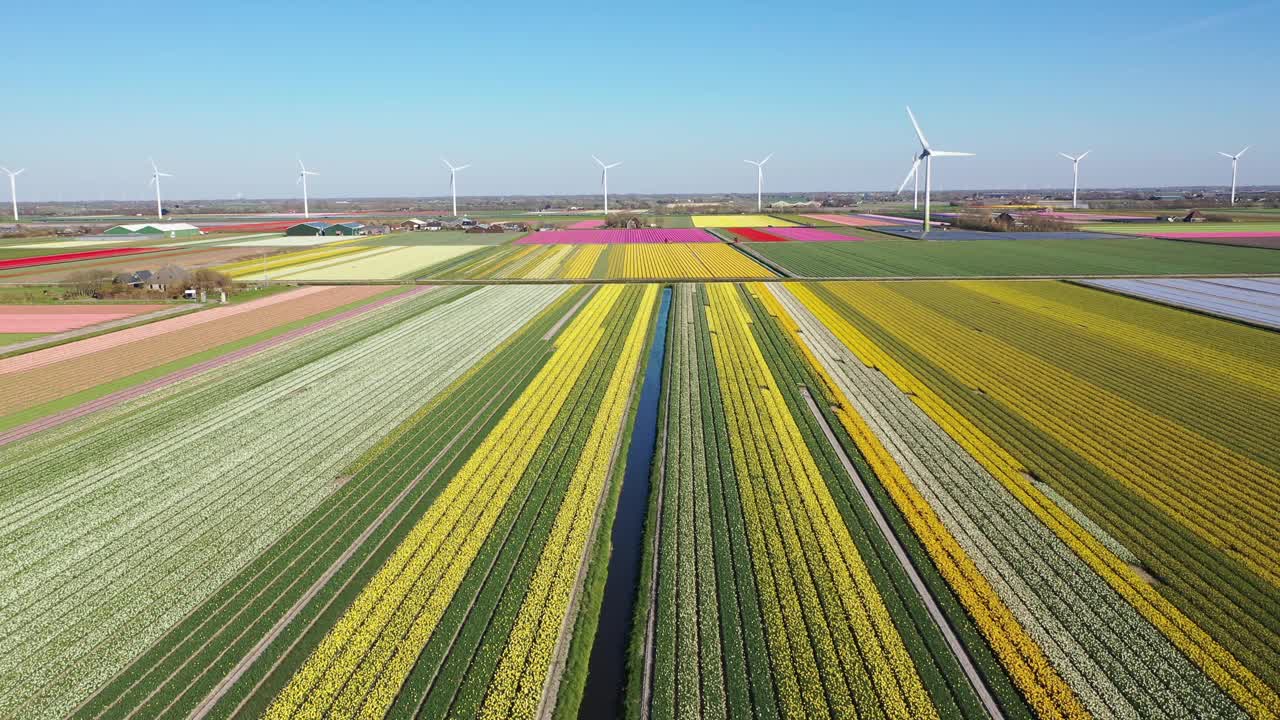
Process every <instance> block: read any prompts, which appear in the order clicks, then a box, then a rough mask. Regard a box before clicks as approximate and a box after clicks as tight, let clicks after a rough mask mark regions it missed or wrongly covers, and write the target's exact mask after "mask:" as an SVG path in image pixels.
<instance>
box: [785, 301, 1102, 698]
mask: <svg viewBox="0 0 1280 720" xmlns="http://www.w3.org/2000/svg"><path fill="white" fill-rule="evenodd" d="M787 287H788V289H790V290H791V291H792V293H794V294H795V295H796V297H798V298H800V300H801V301H802V302H803V303H804V304H805V306H806V307H808V308H809V310H810V311H812V312H813V314H814V315H815V316H816V317H817V318H818V319H819V320H820V321H822V323H823V324H824V325H826V326H827V327H828V328H830V329H831V331H832V332H833V333H834V334H835V335H836V336H837V337H839V338H840V340H841V341H842V342H843V343H845V344H846V345H847V346H848V347H849V348H850V349H852V350H853V351H854V353H855V354H857V355H858V357H860V358H862V359H863V361H864V362H866V363H868V364H871V365H874V366H875V367H877V368H879V369H880V370H881V371H882V372H884V373H885V374H886V375H888V376H889V377H890V378H892V379H895V380H896V379H897V377H898V374H900V373H902V372H905V371H903V370H901V368H899V367H898V366H897V364H896V363H895V362H894V361H893V359H892V358H890V357H888V356H887V355H886V354H884V353H883V352H881V351H880V349H879V347H877V346H876V345H875V343H873V342H872V341H871V340H870V339H868V338H867V337H866V336H864V335H863V334H862V333H861V332H860V331H858V329H857V328H855V327H854V326H853V325H851V324H850V323H848V322H847V321H846V320H844V319H843V318H841V317H840V316H839V314H837V313H836V312H835V311H833V310H832V309H831V308H830V307H829V306H827V305H826V304H825V303H824V302H823V301H822V300H821V299H819V298H818V297H817V296H815V295H814V294H813V293H812V292H811V291H810V290H809V289H808V288H807V287H805V286H803V285H798V284H797V285H790V284H789V285H788V286H787ZM787 326H788V329H789V330H790V331H791V332H793V333H795V332H798V329H797V328H796V327H795V324H794V322H788V323H787ZM801 347H804V345H803V343H802V344H801ZM805 354H806V355H807V356H808V358H809V362H810V363H811V364H812V365H813V367H814V368H815V369H816V370H817V372H818V373H819V374H820V375H821V376H822V377H823V381H824V382H825V383H826V385H827V387H828V389H829V390H830V391H831V392H832V393H833V394H835V395H836V396H837V397H841V394H840V390H839V387H838V386H837V384H836V383H835V381H834V380H832V379H831V377H830V376H829V375H828V374H827V372H826V370H825V369H824V368H823V367H822V364H821V363H819V362H818V361H817V359H816V358H814V357H813V355H812V353H811V352H810V351H809V350H808V348H807V347H806V348H805ZM904 391H905V388H904ZM850 407H851V406H850V403H849V402H848V401H847V400H846V401H845V402H843V403H841V405H840V407H838V408H837V409H836V414H837V416H838V417H839V418H840V421H841V424H842V425H844V427H845V429H846V430H848V432H849V435H850V437H852V438H853V440H854V442H855V443H857V445H858V449H859V450H861V451H862V454H863V455H864V456H865V457H866V459H867V462H868V463H869V464H870V465H871V468H872V469H873V470H875V472H876V477H877V478H879V480H880V482H881V483H882V484H883V485H884V487H885V489H886V490H888V491H889V494H890V496H892V497H893V500H894V503H895V504H897V506H898V509H899V510H901V511H902V514H903V516H904V517H905V518H906V520H907V522H908V523H909V524H910V525H911V528H912V530H913V531H915V533H916V535H917V536H918V537H919V538H920V541H921V543H923V545H924V547H925V550H926V551H927V552H928V553H929V556H930V558H932V559H933V562H934V565H935V566H937V568H938V571H939V572H940V573H941V574H942V576H943V577H944V578H945V579H946V580H947V584H948V585H950V586H951V589H952V590H953V591H954V592H955V593H956V595H957V596H958V597H959V598H960V602H961V603H962V604H963V605H964V606H965V609H966V610H968V611H969V615H970V617H972V618H973V620H974V622H975V624H977V626H978V629H979V630H980V631H981V632H982V634H983V636H985V637H986V639H987V642H988V644H990V645H991V648H992V649H993V650H994V651H995V653H996V656H997V657H999V658H1000V661H1001V663H1003V664H1004V666H1005V668H1006V670H1007V671H1008V672H1009V676H1010V677H1011V678H1012V679H1013V681H1014V683H1016V684H1017V685H1018V688H1019V689H1020V690H1021V691H1022V693H1023V696H1024V697H1026V698H1027V700H1028V702H1030V703H1031V705H1032V707H1033V708H1034V709H1035V711H1036V714H1037V715H1039V716H1040V717H1044V718H1083V717H1088V713H1087V712H1086V711H1085V709H1084V707H1083V705H1081V704H1080V700H1079V698H1078V697H1076V695H1075V693H1074V692H1073V691H1072V690H1071V688H1070V686H1068V685H1067V683H1066V681H1065V680H1063V679H1062V677H1061V676H1060V675H1059V674H1058V672H1057V671H1056V670H1055V669H1054V668H1053V666H1052V664H1051V663H1050V662H1049V659H1048V658H1047V657H1046V656H1045V654H1044V651H1043V650H1042V649H1041V648H1040V646H1039V645H1037V644H1036V642H1035V641H1034V640H1032V639H1031V637H1030V636H1029V635H1028V634H1027V632H1026V630H1024V629H1023V627H1022V626H1021V624H1019V623H1018V621H1017V619H1016V618H1015V617H1014V614H1013V612H1012V611H1011V610H1010V609H1009V607H1008V606H1007V605H1005V604H1004V602H1003V601H1001V600H1000V597H999V595H998V594H997V593H996V591H995V589H994V588H993V587H992V586H991V584H990V583H989V582H988V581H987V579H986V578H985V577H984V576H983V575H982V573H981V572H980V571H979V570H978V568H977V567H976V566H975V565H974V563H973V560H972V559H971V558H969V556H968V555H967V554H966V553H965V552H964V550H963V549H962V548H961V547H960V546H959V544H957V543H956V541H955V538H953V537H952V536H951V535H950V533H948V532H947V530H946V528H945V527H944V526H943V524H942V521H941V520H940V519H939V518H938V516H937V515H936V513H935V512H934V510H933V508H932V507H931V506H930V505H929V502H928V501H927V500H926V499H925V498H924V497H923V496H922V495H921V494H920V492H919V490H917V489H916V487H915V486H914V485H913V484H912V483H911V480H910V479H909V478H908V477H907V476H906V474H905V473H904V472H903V471H902V468H900V467H899V466H898V464H897V463H896V462H895V461H894V460H893V457H892V456H891V455H890V453H889V451H888V450H887V449H886V448H885V447H884V445H883V443H881V441H880V439H879V438H878V437H877V436H876V435H875V434H874V433H873V432H872V431H871V429H870V427H869V426H868V425H867V424H866V422H865V421H864V420H863V419H862V418H861V417H860V416H858V415H857V413H855V412H852V411H851V410H850Z"/></svg>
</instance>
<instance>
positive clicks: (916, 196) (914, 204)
mask: <svg viewBox="0 0 1280 720" xmlns="http://www.w3.org/2000/svg"><path fill="white" fill-rule="evenodd" d="M912 178H915V180H916V189H915V190H914V191H913V192H912V193H911V209H912V210H919V209H920V158H918V157H916V156H915V155H914V154H912V156H911V169H910V170H908V171H907V176H906V177H905V178H903V179H902V184H901V185H899V186H898V192H897V193H895V194H897V195H901V194H902V190H903V189H904V188H906V187H907V183H908V182H909V181H910V180H911V179H912Z"/></svg>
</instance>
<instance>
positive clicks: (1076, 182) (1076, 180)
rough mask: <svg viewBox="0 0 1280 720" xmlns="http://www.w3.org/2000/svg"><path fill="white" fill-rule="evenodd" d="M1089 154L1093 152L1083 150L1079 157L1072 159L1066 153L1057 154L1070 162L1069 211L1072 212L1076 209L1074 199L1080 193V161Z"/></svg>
mask: <svg viewBox="0 0 1280 720" xmlns="http://www.w3.org/2000/svg"><path fill="white" fill-rule="evenodd" d="M1091 152H1093V151H1092V150H1085V151H1084V152H1082V153H1080V154H1079V155H1076V156H1075V157H1072V156H1070V155H1068V154H1066V153H1064V152H1060V153H1058V154H1059V155H1061V156H1062V157H1064V158H1066V159H1068V160H1070V161H1071V172H1072V180H1071V209H1072V210H1074V209H1075V208H1076V197H1077V196H1078V195H1079V193H1080V161H1081V160H1083V159H1084V156H1085V155H1088V154H1089V153H1091Z"/></svg>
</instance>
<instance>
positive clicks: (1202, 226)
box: [1080, 221, 1280, 235]
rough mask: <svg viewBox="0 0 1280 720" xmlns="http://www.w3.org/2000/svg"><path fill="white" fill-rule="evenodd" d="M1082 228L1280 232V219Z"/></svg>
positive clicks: (1147, 232) (1130, 231)
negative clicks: (1271, 220)
mask: <svg viewBox="0 0 1280 720" xmlns="http://www.w3.org/2000/svg"><path fill="white" fill-rule="evenodd" d="M1080 229H1081V230H1088V231H1092V232H1105V233H1120V234H1123V235H1185V234H1187V233H1196V234H1199V233H1214V232H1221V233H1239V232H1280V221H1276V222H1230V223H1215V222H1203V223H1184V222H1172V223H1171V222H1163V223H1090V224H1088V225H1082V226H1081V227H1080Z"/></svg>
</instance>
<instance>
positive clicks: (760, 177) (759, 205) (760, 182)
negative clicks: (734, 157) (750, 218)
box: [742, 153, 773, 212]
mask: <svg viewBox="0 0 1280 720" xmlns="http://www.w3.org/2000/svg"><path fill="white" fill-rule="evenodd" d="M771 157H773V153H769V154H768V155H766V156H765V158H764V159H763V160H761V161H760V162H756V161H755V160H743V161H742V162H745V163H750V164H752V165H755V166H756V212H763V211H764V164H765V163H767V162H769V158H771Z"/></svg>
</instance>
